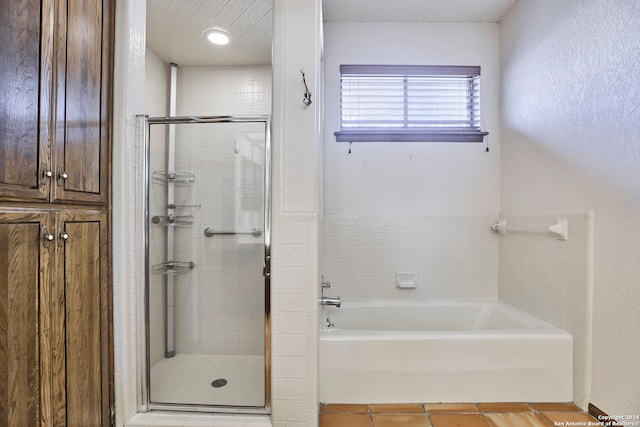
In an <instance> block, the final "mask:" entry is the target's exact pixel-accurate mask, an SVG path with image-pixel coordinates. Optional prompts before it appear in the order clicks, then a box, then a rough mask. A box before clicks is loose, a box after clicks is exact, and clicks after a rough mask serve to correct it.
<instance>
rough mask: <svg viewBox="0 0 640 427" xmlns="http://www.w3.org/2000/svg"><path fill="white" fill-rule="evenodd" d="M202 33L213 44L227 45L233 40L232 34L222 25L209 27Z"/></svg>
mask: <svg viewBox="0 0 640 427" xmlns="http://www.w3.org/2000/svg"><path fill="white" fill-rule="evenodd" d="M202 35H203V36H204V37H205V38H206V39H207V40H209V41H210V42H211V43H213V44H217V45H225V44H229V43H230V42H231V34H229V32H228V31H227V30H223V29H222V28H220V27H213V28H207V29H206V30H204V31H203V32H202Z"/></svg>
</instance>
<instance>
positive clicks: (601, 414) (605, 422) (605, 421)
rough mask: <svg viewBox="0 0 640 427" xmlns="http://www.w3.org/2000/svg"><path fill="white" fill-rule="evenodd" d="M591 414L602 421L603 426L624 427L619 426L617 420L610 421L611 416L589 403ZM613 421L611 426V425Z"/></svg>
mask: <svg viewBox="0 0 640 427" xmlns="http://www.w3.org/2000/svg"><path fill="white" fill-rule="evenodd" d="M589 414H590V415H591V416H593V417H594V418H595V419H596V420H598V421H602V423H603V425H605V426H610V427H623V426H622V424H618V423H617V422H615V420H610V419H609V415H607V413H606V412H604V411H603V410H602V409H600V408H598V407H597V406H596V405H594V404H593V403H589ZM609 421H611V424H609Z"/></svg>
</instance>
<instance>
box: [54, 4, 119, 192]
mask: <svg viewBox="0 0 640 427" xmlns="http://www.w3.org/2000/svg"><path fill="white" fill-rule="evenodd" d="M58 7H59V9H60V10H59V11H58V13H57V16H58V25H57V28H59V31H58V33H57V39H56V58H57V64H56V67H57V76H58V79H57V82H56V84H57V89H56V93H57V94H58V97H57V107H56V133H55V150H54V160H53V164H54V165H55V183H56V185H54V186H53V195H52V199H53V201H56V202H60V201H63V202H64V201H66V202H90V203H98V204H100V203H104V202H105V201H106V197H107V191H108V189H107V188H108V187H107V179H108V175H107V167H106V165H107V161H106V160H107V157H108V155H109V150H108V141H109V138H110V136H109V132H110V129H109V127H108V126H107V124H108V123H109V122H110V117H109V115H110V109H109V102H108V101H109V98H110V86H109V82H110V81H111V68H112V65H111V50H112V44H113V43H112V37H113V36H112V31H111V27H112V23H111V9H112V1H107V0H66V1H61V2H59V4H58ZM61 94H64V96H61Z"/></svg>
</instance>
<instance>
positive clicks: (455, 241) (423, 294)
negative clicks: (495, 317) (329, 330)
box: [322, 215, 498, 301]
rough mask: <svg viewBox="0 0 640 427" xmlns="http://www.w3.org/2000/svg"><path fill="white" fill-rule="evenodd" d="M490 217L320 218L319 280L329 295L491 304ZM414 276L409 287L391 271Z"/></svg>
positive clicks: (494, 247)
mask: <svg viewBox="0 0 640 427" xmlns="http://www.w3.org/2000/svg"><path fill="white" fill-rule="evenodd" d="M495 219H496V217H495V216H477V217H443V216H428V215H414V216H397V215H393V216H392V215H376V216H373V215H371V216H349V215H326V216H325V217H324V233H323V253H322V256H323V268H322V273H323V274H324V278H325V279H326V280H329V281H330V282H331V290H330V291H328V292H327V294H328V295H331V296H338V295H339V296H340V297H341V298H342V300H343V301H348V300H359V299H360V300H361V299H396V300H397V299H486V300H492V299H496V298H497V295H498V283H497V276H498V240H497V238H496V236H495V234H494V233H493V232H492V231H491V225H492V224H493V223H494V222H495ZM398 272H414V273H417V275H418V286H417V288H416V289H399V288H397V287H396V273H398Z"/></svg>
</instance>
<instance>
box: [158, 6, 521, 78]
mask: <svg viewBox="0 0 640 427" xmlns="http://www.w3.org/2000/svg"><path fill="white" fill-rule="evenodd" d="M287 1H298V0H287ZM516 1H517V0H323V14H324V20H325V21H342V22H350V21H355V22H383V21H385V22H498V21H500V19H501V18H502V17H503V16H504V15H505V14H506V13H507V11H508V10H509V9H510V8H511V7H512V6H513V5H514V4H515V2H516ZM213 26H218V27H222V28H224V29H226V30H228V31H229V32H230V33H231V35H232V36H233V42H232V43H231V44H229V45H227V46H214V45H212V44H210V43H208V42H206V41H205V39H204V38H203V37H202V32H203V31H204V30H205V29H207V28H209V27H213ZM272 27H273V10H272V0H147V46H149V48H150V49H151V50H152V51H153V52H155V54H156V55H158V56H159V57H160V59H162V60H163V61H165V62H175V63H176V64H178V65H179V66H183V67H186V66H191V67H194V66H225V65H266V64H271V40H272V34H273V28H272Z"/></svg>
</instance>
